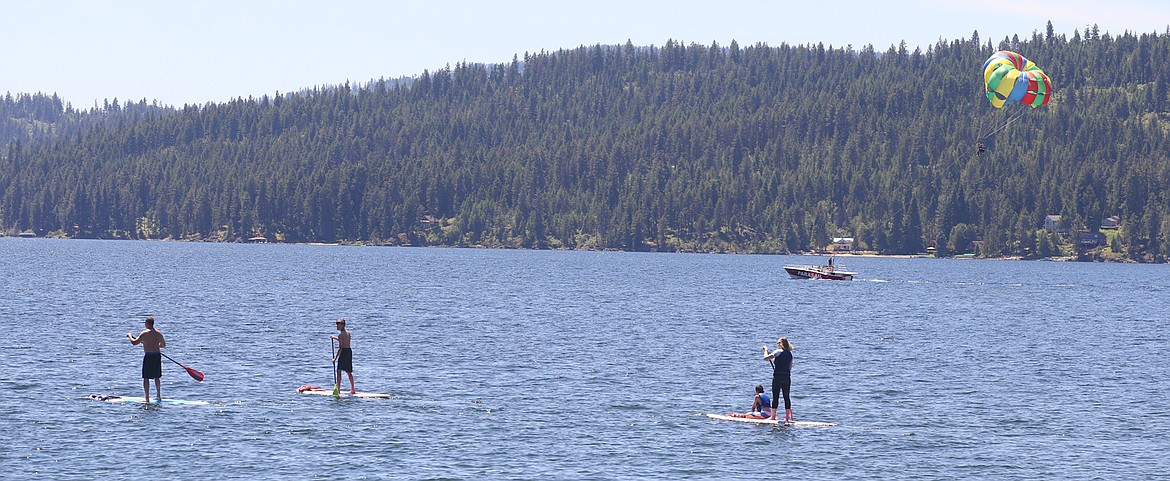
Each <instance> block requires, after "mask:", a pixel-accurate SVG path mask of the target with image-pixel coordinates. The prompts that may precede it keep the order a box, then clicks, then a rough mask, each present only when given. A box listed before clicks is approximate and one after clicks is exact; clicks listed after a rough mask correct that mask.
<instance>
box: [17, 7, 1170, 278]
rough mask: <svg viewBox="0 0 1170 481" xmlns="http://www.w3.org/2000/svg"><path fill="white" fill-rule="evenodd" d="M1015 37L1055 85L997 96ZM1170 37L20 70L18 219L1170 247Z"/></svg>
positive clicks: (783, 245)
mask: <svg viewBox="0 0 1170 481" xmlns="http://www.w3.org/2000/svg"><path fill="white" fill-rule="evenodd" d="M1000 49H1007V50H1013V51H1017V52H1019V53H1021V54H1023V55H1024V56H1026V57H1028V58H1029V59H1031V60H1032V61H1034V62H1035V63H1036V64H1037V65H1038V66H1039V67H1040V68H1042V69H1044V71H1045V72H1046V73H1047V74H1048V75H1049V76H1050V77H1051V78H1052V81H1053V84H1054V87H1055V94H1054V95H1053V97H1052V100H1051V102H1049V104H1048V105H1045V106H1043V107H1038V108H1035V109H1032V108H1029V107H1026V106H1023V105H1018V104H1017V105H1009V106H1008V107H1007V108H1004V109H1002V110H997V109H994V108H992V107H991V105H990V104H989V103H988V101H987V99H986V97H985V95H984V87H983V76H982V66H983V62H984V61H985V60H986V59H987V58H988V57H989V56H990V55H991V54H992V53H993V52H994V51H996V50H1000ZM1168 59H1170V31H1168V32H1162V33H1158V32H1154V33H1148V34H1137V33H1128V32H1127V33H1124V34H1121V35H1116V36H1112V35H1110V34H1108V33H1101V32H1099V31H1098V30H1097V28H1096V27H1091V28H1086V29H1084V31H1083V32H1082V31H1076V32H1074V33H1073V35H1071V36H1067V35H1054V34H1053V31H1052V25H1051V24H1049V25H1048V26H1047V29H1046V31H1038V32H1034V33H1032V34H1031V35H1030V36H1026V37H1024V38H1020V37H1012V38H1005V39H1002V40H992V39H981V38H980V37H979V34H978V32H975V33H974V34H973V35H972V36H971V38H969V39H961V40H940V41H939V42H938V43H936V44H934V45H931V46H929V47H926V48H925V50H923V49H917V48H916V49H913V50H909V49H908V48H907V47H906V46H905V45H901V46H891V47H890V48H889V49H887V50H885V51H881V50H877V49H875V48H873V47H872V46H865V47H860V48H855V47H853V46H837V47H834V46H825V45H822V44H816V45H787V44H782V45H779V46H769V45H762V44H760V45H753V46H741V45H738V44H737V43H736V42H732V43H731V44H730V45H726V46H725V45H719V44H715V43H713V44H710V45H703V44H690V45H684V44H683V43H681V42H676V41H667V42H666V43H665V45H663V46H661V47H640V46H635V45H632V44H630V43H627V44H626V45H618V46H602V45H597V46H591V47H586V46H582V47H579V48H576V49H571V50H559V51H555V52H540V53H533V54H525V55H524V56H523V58H520V57H519V56H517V57H516V58H513V59H512V61H511V62H505V63H501V64H494V65H480V64H467V63H461V64H458V65H455V66H454V67H451V66H448V67H445V68H441V69H438V70H436V71H431V72H423V73H421V74H420V75H419V76H417V77H415V78H413V79H409V81H401V80H398V81H387V80H378V81H371V82H369V83H367V84H363V85H353V86H351V85H350V84H348V83H347V84H345V85H339V86H329V87H317V88H313V89H309V90H305V91H301V92H296V93H285V94H281V93H276V94H274V95H272V96H264V97H261V98H247V99H244V98H239V99H236V100H233V101H229V102H224V103H208V104H205V105H187V106H183V107H181V108H177V107H170V106H159V105H157V104H154V103H148V102H147V101H145V100H143V101H136V102H122V103H120V102H119V101H118V100H113V101H108V102H106V103H105V104H104V105H96V106H94V107H92V108H89V109H75V108H74V107H72V106H71V105H69V104H68V103H65V102H64V101H63V100H62V99H59V98H58V97H57V96H56V95H46V94H12V93H9V94H7V95H6V96H4V97H3V98H2V99H0V231H2V232H6V233H8V234H9V235H13V234H17V233H22V232H34V233H36V234H37V235H57V236H70V237H90V238H136V239H143V238H149V239H168V238H169V239H181V240H221V241H240V240H246V239H249V238H254V237H264V238H266V239H267V240H269V241H278V242H355V243H370V244H391V245H449V246H487V247H517V248H537V249H545V248H552V249H562V248H563V249H620V250H638V251H702V252H760V253H791V252H801V251H809V250H815V249H820V248H823V247H824V246H826V245H828V244H829V243H830V242H831V241H832V238H834V237H852V238H854V242H855V248H857V249H862V250H872V251H877V252H880V253H885V254H911V253H918V252H924V251H926V250H927V249H928V248H929V249H931V250H932V251H935V252H937V253H938V255H958V254H975V255H979V256H989V257H990V256H1022V257H1040V256H1056V255H1080V256H1081V257H1082V258H1089V259H1117V260H1136V261H1141V262H1165V261H1166V259H1167V254H1170V195H1168V194H1167V192H1170V97H1168V94H1167V86H1168V84H1170V61H1168ZM79 81H83V80H79ZM1017 114H1019V116H1018V118H1015V116H1016V115H1017ZM1000 128H1002V129H1001V130H998V132H996V133H994V135H992V136H989V137H986V138H985V136H984V135H983V134H984V133H987V132H989V131H994V130H996V129H1000ZM981 140H985V144H986V146H987V150H986V152H983V153H981V154H980V153H979V152H978V151H977V149H976V145H977V144H978V143H980V141H981ZM1048 215H1060V216H1061V217H1060V219H1061V220H1060V224H1059V226H1058V227H1057V228H1052V227H1053V226H1051V225H1050V226H1049V227H1050V228H1048V229H1046V228H1045V219H1046V216H1048ZM1114 217H1115V219H1116V220H1118V221H1119V228H1117V229H1116V230H1115V231H1113V230H1111V231H1110V234H1109V236H1108V237H1106V238H1107V239H1108V240H1107V241H1105V242H1102V243H1100V244H1103V245H1102V246H1100V247H1094V245H1087V246H1086V245H1085V244H1084V243H1082V242H1080V239H1081V236H1083V235H1084V234H1083V233H1095V232H1097V231H1098V229H1099V227H1100V226H1101V225H1102V223H1103V222H1105V221H1106V220H1107V219H1110V218H1114Z"/></svg>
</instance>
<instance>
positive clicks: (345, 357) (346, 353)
mask: <svg viewBox="0 0 1170 481" xmlns="http://www.w3.org/2000/svg"><path fill="white" fill-rule="evenodd" d="M337 331H338V332H337V335H336V336H329V337H330V338H333V339H336V340H337V345H338V347H339V349H338V350H337V354H334V356H333V362H336V363H337V371H336V372H334V373H333V374H334V378H333V385H334V386H341V371H345V373H346V374H348V375H349V393H350V394H355V393H357V389H356V388H355V387H354V385H353V350H352V349H350V348H349V340H350V337H349V331H347V330H346V329H345V319H338V320H337ZM335 392H336V391H335Z"/></svg>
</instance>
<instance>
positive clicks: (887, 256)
mask: <svg viewBox="0 0 1170 481" xmlns="http://www.w3.org/2000/svg"><path fill="white" fill-rule="evenodd" d="M0 238H13V239H54V240H100V241H146V242H188V243H208V244H255V245H302V246H322V247H331V246H360V247H402V248H437V249H499V250H529V251H582V252H631V253H638V252H641V253H674V254H731V255H737V254H738V255H766V256H810V257H835V256H839V257H856V258H877V259H953V260H986V261H1026V262H1033V261H1044V262H1088V263H1102V264H1166V263H1156V262H1149V263H1143V262H1138V261H1135V260H1132V259H1117V260H1092V259H1090V260H1085V261H1078V260H1077V258H1076V256H1053V257H1038V258H1026V257H1022V256H1000V257H978V256H974V255H970V254H966V255H960V256H952V257H935V256H934V255H933V254H929V253H920V254H879V253H877V252H875V251H853V252H790V253H778V252H748V251H744V250H737V251H690V250H678V251H662V250H622V249H566V248H531V247H512V246H489V245H412V244H391V243H378V242H365V241H362V242H350V241H338V242H268V241H266V242H249V241H248V240H230V241H229V240H215V239H174V238H166V239H128V238H120V237H109V238H99V237H69V236H30V235H15V236H13V235H3V234H0Z"/></svg>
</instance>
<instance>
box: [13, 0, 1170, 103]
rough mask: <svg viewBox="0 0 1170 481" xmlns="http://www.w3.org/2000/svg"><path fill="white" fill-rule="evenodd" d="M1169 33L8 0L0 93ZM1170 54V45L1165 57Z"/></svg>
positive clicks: (202, 93)
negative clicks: (722, 49) (590, 54)
mask: <svg viewBox="0 0 1170 481" xmlns="http://www.w3.org/2000/svg"><path fill="white" fill-rule="evenodd" d="M1049 20H1051V21H1052V23H1053V26H1054V28H1055V30H1056V32H1057V33H1058V34H1060V33H1063V34H1066V35H1070V36H1071V35H1072V32H1073V30H1080V31H1081V32H1082V34H1083V33H1084V30H1085V27H1086V26H1087V25H1092V24H1097V25H1098V26H1099V28H1100V29H1101V31H1103V32H1105V31H1107V32H1109V33H1111V34H1121V33H1124V32H1125V31H1127V30H1128V31H1131V32H1138V33H1159V34H1163V33H1165V32H1166V31H1167V27H1168V26H1170V2H1166V1H1165V0H1108V1H1091V0H1027V1H1023V0H1012V1H1007V0H982V1H978V2H976V1H971V2H965V1H950V0H941V1H940V0H881V1H877V0H856V1H854V0H837V1H795V2H789V1H721V0H705V1H696V0H662V1H659V0H653V1H639V0H624V1H611V0H591V1H589V2H558V1H555V0H541V1H528V0H524V1H488V0H483V1H443V0H424V1H419V0H411V1H407V2H396V1H353V2H307V1H299V0H280V1H268V0H263V1H251V0H230V1H219V0H199V1H170V0H133V1H130V0H127V1H102V0H90V1H52V0H43V1H41V0H0V52H2V53H0V94H2V93H3V92H12V93H19V92H45V93H57V94H58V95H60V96H61V97H62V98H64V99H65V100H66V101H69V102H72V103H73V105H74V106H75V107H79V108H87V107H90V106H92V105H93V104H94V102H95V101H100V100H102V99H114V98H118V99H119V100H122V101H125V100H127V99H129V100H135V101H137V100H141V99H143V98H145V99H148V100H158V101H160V102H161V103H164V104H170V105H176V106H181V105H183V104H184V103H193V104H202V103H204V102H208V101H213V102H219V101H225V100H229V99H231V98H235V97H248V96H249V95H251V96H257V97H258V96H260V95H263V94H273V93H275V92H277V91H280V92H282V93H283V92H290V91H297V90H300V89H302V88H305V87H313V86H319V85H337V84H341V83H344V82H345V81H346V80H349V81H352V82H354V83H364V82H366V81H367V80H370V79H376V78H379V77H385V78H395V77H399V76H413V75H417V74H419V73H421V72H422V71H423V70H424V69H426V70H432V71H433V70H435V69H438V68H442V67H443V66H445V65H447V64H451V65H454V64H455V63H457V62H461V61H467V62H472V63H500V62H507V61H510V60H511V59H512V56H513V55H519V56H520V57H521V58H523V56H524V53H525V52H539V51H541V50H548V51H555V50H558V49H562V48H564V49H569V48H575V47H577V46H580V45H595V44H599V43H600V44H605V45H612V44H624V43H625V42H626V40H632V41H633V43H634V44H635V45H639V46H642V45H656V46H661V45H662V44H664V43H666V41H667V40H668V39H674V40H677V41H681V42H683V43H684V44H688V45H689V44H691V43H699V44H703V45H710V44H711V42H713V41H714V42H718V43H719V44H720V45H723V46H726V45H728V44H730V43H731V41H732V40H736V41H738V42H739V44H740V45H742V46H747V45H752V44H755V43H758V42H764V43H767V44H769V45H779V44H781V43H783V42H787V43H789V44H806V43H817V42H823V43H825V45H826V46H827V45H830V44H831V45H833V46H837V47H840V46H844V45H853V46H854V48H860V47H862V46H864V45H866V44H873V45H874V47H875V48H877V49H878V50H879V51H884V50H886V49H887V48H889V46H890V45H891V44H897V43H899V42H901V41H902V40H905V41H906V42H907V44H908V45H909V46H910V48H911V49H913V48H914V47H915V46H921V47H922V49H923V50H925V49H926V47H927V46H928V45H931V44H934V43H935V42H937V41H938V40H939V39H940V38H942V39H947V40H952V39H956V38H969V37H970V36H971V34H972V33H973V32H975V31H978V32H979V35H980V38H981V39H984V41H986V39H989V38H990V39H992V40H994V41H996V42H998V41H999V40H1001V39H1003V38H1004V37H1005V36H1011V35H1015V34H1018V35H1020V36H1021V37H1026V36H1030V35H1031V34H1032V32H1033V31H1041V32H1042V31H1044V28H1045V25H1046V23H1047V22H1048V21H1049ZM1163 60H1164V61H1166V60H1167V59H1163Z"/></svg>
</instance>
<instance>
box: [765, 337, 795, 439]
mask: <svg viewBox="0 0 1170 481" xmlns="http://www.w3.org/2000/svg"><path fill="white" fill-rule="evenodd" d="M776 345H777V346H778V347H779V349H776V350H775V351H771V352H768V346H764V360H765V361H768V362H770V363H772V417H771V418H770V419H776V411H777V409H778V408H779V407H780V394H783V395H784V422H786V423H790V422H792V398H791V397H789V394H790V391H791V390H792V347H793V346H792V343H790V342H788V338H787V337H781V338H780V339H779V340H778V341H776Z"/></svg>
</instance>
